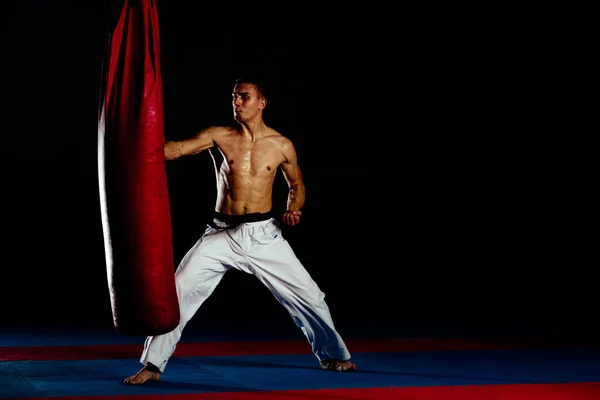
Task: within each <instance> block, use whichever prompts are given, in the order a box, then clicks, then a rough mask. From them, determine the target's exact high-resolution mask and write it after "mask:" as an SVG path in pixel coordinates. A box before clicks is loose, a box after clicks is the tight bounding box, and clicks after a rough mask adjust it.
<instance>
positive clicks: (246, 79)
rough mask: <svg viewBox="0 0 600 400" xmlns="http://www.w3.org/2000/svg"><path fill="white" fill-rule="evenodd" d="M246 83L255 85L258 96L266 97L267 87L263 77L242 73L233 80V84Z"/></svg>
mask: <svg viewBox="0 0 600 400" xmlns="http://www.w3.org/2000/svg"><path fill="white" fill-rule="evenodd" d="M241 83H248V84H252V85H255V86H256V91H257V92H258V95H259V97H262V98H264V99H266V98H267V87H266V84H265V80H264V78H263V77H261V76H258V75H242V76H240V77H239V78H237V79H236V80H235V85H237V84H241Z"/></svg>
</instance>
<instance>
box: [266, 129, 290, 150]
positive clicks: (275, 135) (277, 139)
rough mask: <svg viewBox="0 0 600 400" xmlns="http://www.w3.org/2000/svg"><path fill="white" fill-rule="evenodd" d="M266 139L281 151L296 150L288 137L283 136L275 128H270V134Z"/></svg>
mask: <svg viewBox="0 0 600 400" xmlns="http://www.w3.org/2000/svg"><path fill="white" fill-rule="evenodd" d="M266 139H267V140H269V141H270V142H271V143H273V144H274V145H275V146H276V147H277V148H279V149H280V150H281V151H285V150H289V149H293V148H294V144H293V143H292V141H291V140H290V139H289V138H288V137H286V136H284V135H282V134H281V133H280V132H278V131H276V130H275V129H273V128H269V134H268V135H267V137H266Z"/></svg>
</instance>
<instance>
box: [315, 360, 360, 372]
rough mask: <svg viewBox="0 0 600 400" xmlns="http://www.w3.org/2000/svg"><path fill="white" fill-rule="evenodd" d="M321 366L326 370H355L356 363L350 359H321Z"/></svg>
mask: <svg viewBox="0 0 600 400" xmlns="http://www.w3.org/2000/svg"><path fill="white" fill-rule="evenodd" d="M321 368H323V369H325V370H327V371H337V372H351V371H356V364H354V363H353V362H351V361H341V360H324V361H321Z"/></svg>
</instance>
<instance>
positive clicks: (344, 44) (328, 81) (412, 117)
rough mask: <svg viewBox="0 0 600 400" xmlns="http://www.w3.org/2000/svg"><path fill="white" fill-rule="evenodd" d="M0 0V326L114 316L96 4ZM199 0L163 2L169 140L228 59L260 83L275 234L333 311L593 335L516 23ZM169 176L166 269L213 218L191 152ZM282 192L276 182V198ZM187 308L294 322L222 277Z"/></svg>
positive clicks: (544, 103)
mask: <svg viewBox="0 0 600 400" xmlns="http://www.w3.org/2000/svg"><path fill="white" fill-rule="evenodd" d="M196 3H198V4H196ZM3 7H4V8H3V10H2V17H1V18H2V32H1V34H2V41H1V46H2V47H1V48H0V54H1V60H2V64H1V67H2V71H1V73H2V74H1V76H2V88H1V92H2V93H1V96H0V98H1V101H2V104H1V105H0V108H1V110H2V115H1V124H2V125H1V126H0V128H1V137H2V140H1V144H0V155H1V159H2V164H1V167H2V173H1V176H2V179H1V183H0V185H1V188H2V195H1V196H0V198H1V200H0V207H1V208H0V211H1V213H2V217H1V226H2V233H3V235H2V240H1V242H0V243H1V253H2V256H1V258H0V260H1V261H0V262H1V265H2V267H1V268H2V269H1V270H2V275H0V279H1V282H2V283H1V289H2V291H1V300H2V303H1V306H2V311H1V312H0V315H1V316H2V321H4V322H18V323H20V322H27V323H48V324H62V323H65V324H67V323H74V322H84V323H89V324H95V323H99V324H107V325H110V324H111V323H112V317H111V309H110V302H109V297H108V287H107V280H106V267H105V260H104V248H103V239H102V225H101V220H100V204H99V192H98V177H97V173H98V165H97V138H98V137H97V113H98V102H99V89H100V75H101V67H102V61H103V55H104V53H103V52H104V42H105V39H106V27H107V7H106V5H105V3H103V2H99V1H96V2H92V1H90V2H68V1H54V2H42V1H28V2H11V3H10V4H7V5H4V6H3ZM216 7H217V6H216V5H214V4H209V3H202V2H189V3H183V2H173V1H168V0H162V1H161V2H160V4H159V17H160V30H161V60H162V61H161V62H162V64H161V66H162V79H163V85H164V103H165V129H166V132H165V135H166V138H167V139H181V138H184V137H187V136H190V135H192V134H194V133H195V132H197V131H198V130H199V129H200V128H202V127H205V126H207V125H210V124H212V123H216V122H220V121H223V120H226V119H228V118H230V116H231V108H230V107H231V106H230V93H231V89H232V82H233V80H234V79H235V78H236V77H237V76H239V75H241V74H242V73H244V72H247V71H249V70H250V71H259V72H262V73H265V74H266V75H268V76H269V77H270V80H271V82H270V83H271V86H272V89H273V91H272V93H271V97H270V99H269V101H270V102H269V106H268V108H267V110H266V116H265V118H266V121H267V123H268V124H270V125H271V126H273V127H274V128H276V129H278V130H279V131H280V132H282V133H283V134H284V135H286V136H288V137H290V138H291V139H292V140H293V141H294V143H295V144H296V148H297V151H298V155H299V162H300V165H301V167H302V168H303V171H304V174H305V180H306V185H307V203H306V207H305V209H304V212H305V216H304V217H303V222H302V224H301V225H300V226H298V227H296V228H293V229H291V228H290V229H286V231H285V234H286V236H287V237H288V239H289V241H290V242H291V243H292V245H293V246H294V249H295V250H296V252H297V254H298V256H299V257H300V258H301V259H302V261H303V262H304V263H305V266H306V267H307V269H308V270H309V271H310V273H311V274H312V276H313V277H314V278H315V280H316V281H317V282H318V283H319V285H320V286H321V288H322V289H323V291H324V292H325V293H326V295H327V301H328V304H329V305H330V307H331V309H332V313H333V317H334V320H335V321H336V323H337V324H338V325H340V326H342V327H344V328H343V329H351V328H352V327H356V326H369V325H370V324H372V325H375V324H378V325H384V326H390V329H392V327H404V328H410V327H414V326H422V325H427V326H436V327H442V328H443V327H468V328H473V329H477V328H478V327H483V326H487V327H492V329H511V330H513V331H514V332H524V331H526V330H528V329H540V330H542V331H543V330H547V332H556V331H557V330H561V331H569V332H578V333H581V332H590V331H591V330H592V329H595V328H594V326H595V324H594V322H595V320H594V319H595V315H596V314H595V313H596V311H595V310H596V300H595V297H596V296H595V286H596V285H595V284H594V283H595V282H596V281H594V279H593V272H594V270H595V268H597V263H596V264H594V263H593V262H592V261H591V259H590V258H588V257H587V256H586V255H587V252H588V251H589V249H590V246H591V245H592V243H593V242H592V239H591V236H589V235H588V234H587V233H586V231H584V230H583V226H585V225H586V221H587V218H588V215H587V211H584V206H583V203H584V202H585V201H586V199H587V197H586V194H585V192H586V190H587V189H588V187H587V186H580V183H579V181H578V180H577V179H576V177H577V176H578V174H576V173H573V171H572V170H571V169H570V164H568V162H567V161H568V160H571V159H572V158H573V154H572V153H571V152H570V151H571V149H570V148H569V147H567V146H563V145H562V143H563V140H564V137H565V135H566V134H567V132H566V131H565V130H564V128H565V127H564V125H563V124H562V120H559V119H558V118H557V116H556V114H554V113H553V111H551V109H550V108H549V107H548V105H549V103H551V102H552V100H551V98H550V96H551V94H552V92H553V90H555V89H556V86H555V87H554V88H551V87H549V85H548V84H547V82H548V81H547V79H548V76H549V74H550V73H549V72H548V71H547V70H546V69H544V68H543V63H540V62H539V60H538V59H537V58H536V57H537V50H536V49H538V48H539V47H537V42H536V38H537V39H539V36H536V35H532V36H531V35H529V36H519V37H518V38H517V37H516V36H513V32H514V29H515V27H514V26H511V25H510V24H508V23H503V22H502V21H500V22H499V21H498V20H496V19H495V17H493V13H492V12H488V11H489V10H479V11H480V12H479V13H476V14H469V15H470V16H471V17H470V16H469V15H466V14H463V13H462V12H461V10H442V9H433V8H432V9H422V10H416V9H408V8H405V9H402V10H399V11H398V10H396V11H395V12H392V11H391V10H386V9H377V8H376V7H373V8H372V9H365V8H356V9H351V8H345V9H332V10H330V11H326V10H322V9H319V8H317V7H312V6H308V5H302V6H300V5H298V6H296V7H294V6H290V7H291V8H290V9H284V8H277V7H275V8H271V9H265V10H253V11H255V13H249V12H247V10H241V9H238V8H236V7H237V6H233V5H231V6H230V7H231V9H225V7H224V8H223V9H219V8H216ZM475 11H477V10H475ZM471 12H473V10H471ZM473 15H474V16H475V17H472V16H473ZM490 26H493V27H494V28H493V29H490ZM517 36H518V35H517ZM167 174H168V183H169V191H170V201H171V208H172V220H173V237H174V243H173V246H174V251H175V260H174V261H175V263H177V262H179V260H180V259H181V257H183V255H184V254H185V252H186V251H187V250H188V248H189V247H190V246H191V245H192V244H193V243H194V242H195V241H196V240H197V239H198V237H199V235H200V234H201V232H202V231H203V229H204V226H205V223H206V221H207V219H208V218H209V217H210V216H211V214H212V210H213V206H214V198H215V193H214V188H215V184H214V170H213V165H212V160H211V159H210V156H209V155H208V153H203V154H200V155H198V156H195V157H190V158H187V159H182V160H178V161H176V162H173V163H168V165H167ZM285 190H286V188H285V183H284V181H283V180H282V177H281V176H280V175H279V176H278V179H277V181H276V191H275V195H276V199H275V203H276V204H279V205H278V207H283V206H284V204H285V200H286V193H285ZM580 224H581V225H580ZM195 320H198V321H201V324H206V325H207V326H208V325H211V326H214V325H219V324H230V325H231V324H233V326H234V327H235V326H243V325H245V324H248V323H256V324H259V325H260V324H279V323H281V324H283V325H285V324H287V325H285V326H289V324H291V320H289V317H288V316H287V314H285V311H284V310H283V309H282V308H281V307H280V305H279V304H278V303H277V302H276V301H275V300H274V299H273V298H272V296H271V295H270V293H269V292H268V290H267V289H266V288H264V287H262V286H261V285H260V283H259V282H258V281H257V280H256V279H255V278H254V277H252V276H249V275H244V274H243V273H240V272H237V271H232V272H231V273H229V274H228V275H226V277H225V279H224V280H223V282H222V283H221V285H220V286H219V287H218V288H217V290H216V291H215V293H214V295H213V296H212V297H211V298H209V300H208V301H207V302H206V303H205V305H204V307H203V308H202V309H201V311H200V312H199V314H198V315H197V317H196V318H195ZM440 329H441V328H440Z"/></svg>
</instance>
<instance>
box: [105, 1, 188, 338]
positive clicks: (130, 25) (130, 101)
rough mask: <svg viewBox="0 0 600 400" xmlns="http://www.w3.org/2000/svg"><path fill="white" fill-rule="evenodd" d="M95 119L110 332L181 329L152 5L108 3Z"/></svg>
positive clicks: (155, 24) (133, 2)
mask: <svg viewBox="0 0 600 400" xmlns="http://www.w3.org/2000/svg"><path fill="white" fill-rule="evenodd" d="M112 7H113V9H112V11H113V12H114V15H113V16H114V18H113V19H112V20H111V23H110V24H109V25H110V26H109V29H108V35H107V39H108V40H107V49H106V50H107V51H106V58H105V63H104V66H103V74H102V85H101V96H100V106H99V116H98V173H99V189H100V208H101V214H102V228H103V232H104V247H105V256H106V267H107V276H108V286H109V292H110V300H111V305H112V312H113V321H114V326H115V328H116V329H117V330H118V331H119V332H122V333H126V334H131V335H158V334H162V333H167V332H170V331H171V330H173V329H174V328H175V327H177V325H178V324H179V303H178V300H177V290H176V287H175V276H174V273H175V270H174V261H173V248H172V230H171V229H172V228H171V214H170V206H169V195H168V191H167V177H166V167H165V157H164V141H165V139H164V113H163V99H162V82H161V69H160V54H159V47H160V46H159V45H160V43H159V29H158V12H157V9H156V0H124V1H114V2H113V3H112Z"/></svg>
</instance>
